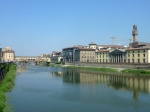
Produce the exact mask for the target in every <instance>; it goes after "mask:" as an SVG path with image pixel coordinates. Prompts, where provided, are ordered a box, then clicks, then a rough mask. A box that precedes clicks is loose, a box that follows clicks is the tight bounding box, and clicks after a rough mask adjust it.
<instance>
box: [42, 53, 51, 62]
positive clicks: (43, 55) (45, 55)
mask: <svg viewBox="0 0 150 112" xmlns="http://www.w3.org/2000/svg"><path fill="white" fill-rule="evenodd" d="M40 58H41V60H42V61H45V62H51V59H50V55H49V54H42V55H41V56H40Z"/></svg>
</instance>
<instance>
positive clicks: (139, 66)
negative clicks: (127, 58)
mask: <svg viewBox="0 0 150 112" xmlns="http://www.w3.org/2000/svg"><path fill="white" fill-rule="evenodd" d="M66 65H76V66H90V67H104V68H107V67H108V68H124V69H150V63H143V64H141V63H134V64H131V63H93V62H91V63H87V62H86V63H84V62H82V63H81V62H77V63H66Z"/></svg>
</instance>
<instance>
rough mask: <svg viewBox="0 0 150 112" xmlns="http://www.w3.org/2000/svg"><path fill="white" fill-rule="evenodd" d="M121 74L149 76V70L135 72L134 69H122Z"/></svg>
mask: <svg viewBox="0 0 150 112" xmlns="http://www.w3.org/2000/svg"><path fill="white" fill-rule="evenodd" d="M121 72H123V73H133V74H137V75H140V74H141V75H142V74H150V70H136V69H124V70H122V71H121Z"/></svg>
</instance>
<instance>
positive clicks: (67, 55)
mask: <svg viewBox="0 0 150 112" xmlns="http://www.w3.org/2000/svg"><path fill="white" fill-rule="evenodd" d="M79 48H84V47H83V46H73V47H68V48H64V49H63V50H62V52H63V62H64V63H66V62H75V51H76V50H77V49H79Z"/></svg>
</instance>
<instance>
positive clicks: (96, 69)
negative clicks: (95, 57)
mask: <svg viewBox="0 0 150 112" xmlns="http://www.w3.org/2000/svg"><path fill="white" fill-rule="evenodd" d="M49 66H51V65H49ZM52 67H63V68H72V69H78V70H86V71H88V72H89V71H94V72H103V73H106V72H110V73H120V74H121V73H122V74H132V75H136V76H143V75H144V76H150V70H143V69H133V68H116V67H115V68H114V67H98V66H86V65H81V66H79V65H62V64H52Z"/></svg>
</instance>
